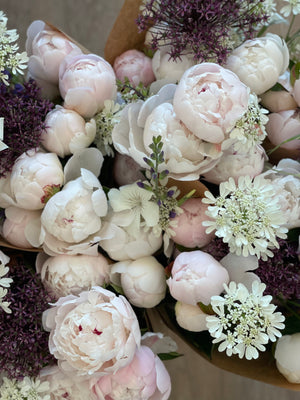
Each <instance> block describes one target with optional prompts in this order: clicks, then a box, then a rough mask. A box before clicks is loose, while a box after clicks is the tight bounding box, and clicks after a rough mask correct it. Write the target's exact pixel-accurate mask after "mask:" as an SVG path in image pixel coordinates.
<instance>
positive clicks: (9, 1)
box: [0, 0, 300, 400]
mask: <svg viewBox="0 0 300 400" xmlns="http://www.w3.org/2000/svg"><path fill="white" fill-rule="evenodd" d="M122 4H123V1H122V0H50V1H48V0H47V1H46V0H0V10H2V11H4V12H5V13H6V14H7V17H8V25H9V28H11V29H12V28H17V29H18V32H19V34H20V36H21V38H20V45H21V48H22V49H23V48H24V44H25V35H26V29H27V27H28V25H29V24H30V23H31V22H32V21H33V20H35V19H42V20H46V21H49V22H50V23H52V24H53V25H56V26H57V27H59V28H61V29H62V30H63V31H64V32H66V33H67V34H68V35H70V36H71V37H73V38H74V39H75V40H77V41H78V42H80V43H81V44H82V45H83V46H85V47H86V48H88V49H89V50H90V51H91V52H94V53H97V54H99V55H101V56H103V54H104V46H105V42H106V39H107V37H108V34H109V31H110V29H111V28H112V26H113V23H114V21H115V19H116V18H117V15H118V12H119V10H120V9H121V6H122ZM156 328H157V329H158V330H161V331H164V332H165V333H169V334H170V335H171V336H173V337H174V338H176V341H177V343H178V346H179V352H180V353H183V354H184V356H183V357H180V358H178V359H176V360H172V361H167V362H166V366H167V368H168V370H169V372H170V375H171V379H172V388H173V389H172V394H171V397H170V400H198V399H199V400H240V399H243V400H260V399H262V400H296V399H300V393H298V392H294V391H291V390H288V389H282V388H278V387H274V386H271V385H268V384H264V383H261V382H257V381H253V380H250V379H247V378H245V377H241V376H238V375H234V374H231V373H229V372H226V371H223V370H221V369H219V368H216V367H214V366H213V365H211V364H210V363H209V362H208V361H206V360H204V359H203V358H201V357H200V356H199V355H198V354H196V353H195V352H193V351H192V350H191V349H190V348H189V347H188V346H187V345H186V344H185V343H184V342H183V341H181V340H180V339H178V338H177V337H175V336H174V334H172V332H170V331H168V329H167V328H166V327H165V326H164V325H163V324H162V323H161V322H160V321H157V327H156Z"/></svg>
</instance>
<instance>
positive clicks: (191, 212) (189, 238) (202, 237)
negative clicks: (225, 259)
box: [172, 198, 215, 248]
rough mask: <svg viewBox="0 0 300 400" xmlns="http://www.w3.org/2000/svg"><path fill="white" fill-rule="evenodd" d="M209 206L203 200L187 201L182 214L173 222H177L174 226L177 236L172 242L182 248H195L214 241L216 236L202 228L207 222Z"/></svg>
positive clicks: (182, 207) (192, 199)
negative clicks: (203, 223)
mask: <svg viewBox="0 0 300 400" xmlns="http://www.w3.org/2000/svg"><path fill="white" fill-rule="evenodd" d="M207 207H208V205H206V204H204V203H202V199H201V198H191V199H188V200H186V201H185V202H184V203H183V204H182V206H181V209H182V210H183V213H182V214H179V215H177V216H176V217H175V218H173V220H172V221H176V223H177V224H176V225H174V226H172V230H173V231H174V232H175V235H174V236H172V240H173V241H174V242H175V243H177V244H180V245H181V246H184V247H188V248H194V247H203V246H206V245H207V244H208V243H210V242H211V241H212V239H213V238H214V236H215V234H214V232H211V233H210V234H207V233H205V230H206V228H205V227H204V226H202V222H203V221H206V220H207V218H208V217H207V215H206V214H205V211H206V210H207Z"/></svg>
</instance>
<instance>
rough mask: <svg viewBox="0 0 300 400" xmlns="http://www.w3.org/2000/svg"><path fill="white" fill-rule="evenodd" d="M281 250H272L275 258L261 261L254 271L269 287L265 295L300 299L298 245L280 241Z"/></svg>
mask: <svg viewBox="0 0 300 400" xmlns="http://www.w3.org/2000/svg"><path fill="white" fill-rule="evenodd" d="M278 243H279V246H280V247H279V249H274V250H273V249H272V252H273V253H274V257H272V258H268V260H267V261H262V260H259V267H258V268H257V269H256V270H255V271H254V272H255V274H256V275H258V276H259V277H260V279H261V281H262V282H263V283H265V284H266V285H267V288H266V290H265V292H264V293H265V294H270V295H272V296H273V297H283V298H284V299H286V300H293V299H294V300H296V299H300V263H299V259H298V256H297V247H298V243H296V242H288V241H287V240H283V239H278Z"/></svg>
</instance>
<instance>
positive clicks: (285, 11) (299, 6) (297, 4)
mask: <svg viewBox="0 0 300 400" xmlns="http://www.w3.org/2000/svg"><path fill="white" fill-rule="evenodd" d="M283 1H285V2H286V3H288V4H287V5H286V6H283V7H282V8H281V10H280V13H281V14H282V15H283V16H284V17H288V16H289V15H290V14H291V13H293V14H294V15H298V14H300V0H283Z"/></svg>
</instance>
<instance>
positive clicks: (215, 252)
mask: <svg viewBox="0 0 300 400" xmlns="http://www.w3.org/2000/svg"><path fill="white" fill-rule="evenodd" d="M201 250H203V251H205V252H206V253H208V254H210V255H211V256H212V257H214V258H215V259H216V260H217V261H220V260H222V258H223V257H225V256H226V255H227V254H228V253H229V247H228V244H227V243H224V242H223V239H222V238H218V237H214V239H213V240H212V241H211V242H210V243H209V244H208V245H207V246H205V248H203V249H201Z"/></svg>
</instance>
